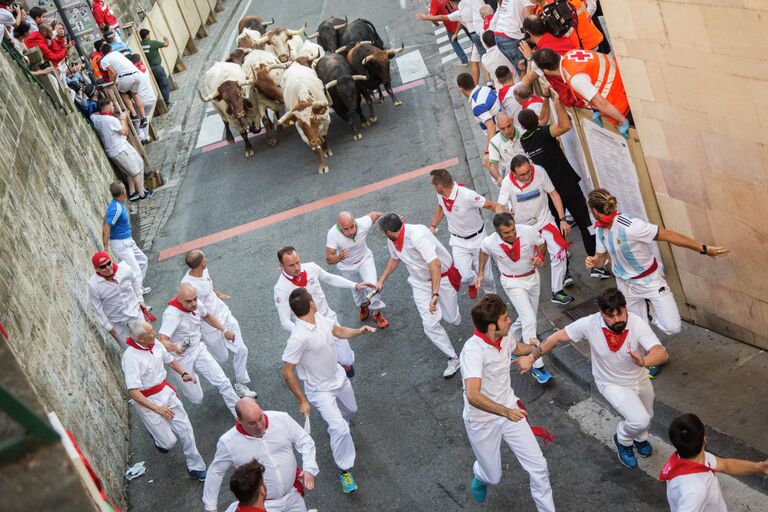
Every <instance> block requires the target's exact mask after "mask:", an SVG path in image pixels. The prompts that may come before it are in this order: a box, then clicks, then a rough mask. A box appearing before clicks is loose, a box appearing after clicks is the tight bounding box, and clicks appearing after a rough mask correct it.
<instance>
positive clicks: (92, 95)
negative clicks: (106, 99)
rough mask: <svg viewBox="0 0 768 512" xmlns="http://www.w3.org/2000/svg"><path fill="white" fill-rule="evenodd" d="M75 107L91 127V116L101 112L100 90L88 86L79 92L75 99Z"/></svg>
mask: <svg viewBox="0 0 768 512" xmlns="http://www.w3.org/2000/svg"><path fill="white" fill-rule="evenodd" d="M75 106H76V107H77V109H78V110H79V111H80V113H82V114H83V115H84V116H85V118H86V119H87V120H88V123H90V125H91V126H93V122H92V121H91V115H92V114H95V113H97V112H98V111H99V90H98V89H97V88H96V86H95V85H93V84H87V85H86V86H85V87H83V88H82V89H80V91H78V94H77V96H76V97H75Z"/></svg>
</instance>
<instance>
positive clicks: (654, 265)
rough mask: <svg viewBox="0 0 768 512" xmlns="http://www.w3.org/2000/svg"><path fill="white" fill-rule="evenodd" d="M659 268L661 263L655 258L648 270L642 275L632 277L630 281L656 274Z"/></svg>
mask: <svg viewBox="0 0 768 512" xmlns="http://www.w3.org/2000/svg"><path fill="white" fill-rule="evenodd" d="M657 268H659V262H658V261H656V258H653V263H651V266H650V267H648V269H647V270H645V271H644V272H643V273H642V274H639V275H636V276H635V277H632V278H630V279H642V278H644V277H646V276H649V275H651V274H653V273H654V272H656V269H657Z"/></svg>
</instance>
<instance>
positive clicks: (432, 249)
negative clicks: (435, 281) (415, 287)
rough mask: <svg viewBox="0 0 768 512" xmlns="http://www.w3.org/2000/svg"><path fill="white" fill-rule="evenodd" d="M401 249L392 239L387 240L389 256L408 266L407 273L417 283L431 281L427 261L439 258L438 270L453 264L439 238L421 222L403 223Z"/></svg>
mask: <svg viewBox="0 0 768 512" xmlns="http://www.w3.org/2000/svg"><path fill="white" fill-rule="evenodd" d="M401 235H402V236H403V239H402V241H403V245H402V250H397V248H396V247H395V243H394V242H393V241H392V240H388V241H387V249H389V257H390V258H392V259H393V260H401V261H402V262H403V263H405V266H406V267H407V268H408V273H409V274H410V276H411V278H413V280H414V281H416V282H419V283H429V282H431V277H430V274H429V262H430V261H432V260H434V259H435V258H439V259H440V272H441V273H442V272H447V271H448V269H449V268H451V265H453V258H451V254H450V253H449V252H448V250H447V249H446V248H445V247H443V244H441V243H440V240H438V239H437V237H435V235H433V234H432V232H431V231H430V230H429V228H427V227H426V226H423V225H421V224H403V232H402V233H401Z"/></svg>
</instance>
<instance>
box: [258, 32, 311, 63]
mask: <svg viewBox="0 0 768 512" xmlns="http://www.w3.org/2000/svg"><path fill="white" fill-rule="evenodd" d="M306 28H307V24H306V23H304V26H303V27H301V28H300V29H298V30H291V29H287V28H276V29H274V30H270V31H269V32H267V35H266V37H267V38H268V40H269V43H268V44H269V45H270V46H271V47H272V53H274V54H275V55H276V56H277V58H278V59H279V60H280V62H288V60H289V59H290V58H291V47H290V46H289V45H288V39H290V38H291V37H293V36H298V35H301V34H303V33H304V30H306Z"/></svg>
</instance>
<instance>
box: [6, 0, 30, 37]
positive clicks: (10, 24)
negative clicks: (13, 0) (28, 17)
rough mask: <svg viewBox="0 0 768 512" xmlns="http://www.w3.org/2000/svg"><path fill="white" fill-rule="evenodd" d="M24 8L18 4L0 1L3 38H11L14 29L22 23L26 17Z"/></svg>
mask: <svg viewBox="0 0 768 512" xmlns="http://www.w3.org/2000/svg"><path fill="white" fill-rule="evenodd" d="M24 14H25V13H24V9H22V8H20V7H19V6H18V5H16V4H11V5H7V4H5V3H3V2H2V1H0V26H2V31H3V36H2V37H1V38H0V40H1V39H6V38H8V39H10V38H11V32H13V29H14V28H16V27H18V26H19V25H21V21H22V20H23V18H24Z"/></svg>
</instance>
